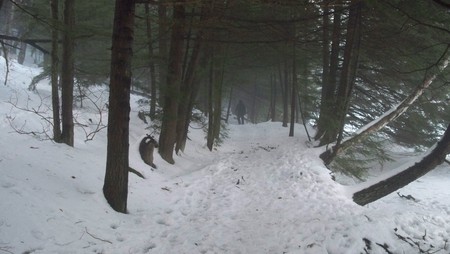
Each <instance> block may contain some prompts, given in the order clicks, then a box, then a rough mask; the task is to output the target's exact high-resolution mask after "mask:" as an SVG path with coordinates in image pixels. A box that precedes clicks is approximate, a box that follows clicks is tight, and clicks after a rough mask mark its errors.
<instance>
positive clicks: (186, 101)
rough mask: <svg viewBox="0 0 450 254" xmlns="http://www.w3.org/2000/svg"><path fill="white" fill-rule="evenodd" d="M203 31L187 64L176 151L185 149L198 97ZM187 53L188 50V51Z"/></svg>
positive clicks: (182, 88) (180, 105)
mask: <svg viewBox="0 0 450 254" xmlns="http://www.w3.org/2000/svg"><path fill="white" fill-rule="evenodd" d="M202 34H203V33H202V31H199V32H198V34H197V38H196V40H195V43H194V48H193V49H192V53H191V55H190V58H189V63H188V64H187V67H186V71H185V75H184V79H183V82H182V83H183V85H182V87H181V100H180V104H179V105H178V123H177V134H176V135H177V139H176V145H175V152H176V153H178V152H179V151H180V150H184V146H185V144H186V139H187V132H188V130H189V123H190V122H191V114H192V105H193V101H194V100H195V97H196V95H197V94H196V91H197V86H198V82H195V75H196V73H195V72H196V70H197V67H198V64H199V59H200V51H201V48H202V44H203V39H202ZM186 54H187V52H186Z"/></svg>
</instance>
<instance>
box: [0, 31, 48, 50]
mask: <svg viewBox="0 0 450 254" xmlns="http://www.w3.org/2000/svg"><path fill="white" fill-rule="evenodd" d="M0 40H10V41H18V42H23V43H26V44H28V45H31V46H33V47H35V48H36V49H37V50H39V51H41V52H42V53H44V54H49V53H50V52H49V51H48V50H46V49H44V48H43V47H41V46H39V45H38V44H37V43H50V42H51V41H52V40H50V39H22V38H19V37H14V36H9V35H4V34H0Z"/></svg>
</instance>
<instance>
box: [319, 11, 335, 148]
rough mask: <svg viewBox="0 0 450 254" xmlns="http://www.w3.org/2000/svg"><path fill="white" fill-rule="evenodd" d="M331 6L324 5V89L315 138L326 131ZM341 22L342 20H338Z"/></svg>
mask: <svg viewBox="0 0 450 254" xmlns="http://www.w3.org/2000/svg"><path fill="white" fill-rule="evenodd" d="M329 9H330V8H329V7H328V3H325V5H324V7H323V12H324V14H323V17H322V39H323V42H322V66H323V67H322V91H321V101H320V111H319V112H320V115H319V119H318V120H317V122H318V123H317V126H318V129H317V133H316V136H315V139H316V140H318V139H320V137H322V135H323V133H324V132H325V130H324V128H323V125H324V123H323V122H324V121H325V119H327V118H325V111H326V110H327V108H326V107H327V104H326V103H328V100H327V88H329V87H330V83H329V75H330V45H329V44H330V31H329V26H330V18H329V17H328V15H329V14H328V13H329ZM337 22H340V21H337Z"/></svg>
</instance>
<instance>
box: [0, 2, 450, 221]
mask: <svg viewBox="0 0 450 254" xmlns="http://www.w3.org/2000/svg"><path fill="white" fill-rule="evenodd" d="M49 3H50V4H49ZM449 27H450V6H449V4H447V3H445V2H444V1H440V0H435V1H432V0H420V1H407V0H395V1H390V0H382V1H361V0H349V1H344V0H342V1H330V0H323V1H315V0H309V1H294V0H285V1H271V0H230V1H214V0H197V1H187V0H180V1H168V0H159V1H152V0H148V1H146V0H135V1H130V0H128V1H127V0H117V1H116V4H115V5H114V4H113V3H112V2H111V1H107V0H98V1H86V0H78V1H75V0H60V1H58V0H50V1H43V0H0V45H1V55H2V56H3V57H5V58H6V59H7V60H8V59H9V60H10V61H11V60H12V59H16V60H17V61H18V62H19V63H20V64H23V63H24V61H25V56H26V55H27V54H29V55H31V56H32V57H33V60H34V64H36V65H39V66H41V67H42V68H43V72H42V73H41V74H40V75H38V76H36V77H35V79H34V80H33V82H32V83H31V84H30V86H29V90H30V93H31V92H33V91H34V90H35V89H36V84H37V83H38V82H39V81H40V80H43V79H45V78H48V79H50V80H51V83H52V103H53V117H52V118H50V119H47V121H49V122H50V123H51V126H52V133H46V134H47V136H48V137H49V138H51V139H53V140H54V141H56V142H62V143H66V144H68V145H70V146H73V143H74V142H73V140H74V137H73V135H74V134H73V133H74V131H73V128H74V125H77V122H76V121H74V117H73V107H82V106H83V101H85V100H89V98H88V97H87V96H86V94H87V93H88V91H89V89H90V87H92V86H98V85H103V84H107V85H109V86H110V98H109V103H108V105H97V106H98V109H99V110H103V109H105V110H106V109H108V110H109V116H108V123H107V124H106V123H104V124H105V125H104V126H101V127H100V129H101V128H107V129H108V155H107V165H106V177H105V185H104V187H103V191H104V194H105V197H106V198H107V200H108V202H109V203H110V204H111V206H112V207H113V208H114V209H115V210H117V211H121V212H126V193H127V181H128V153H129V151H128V121H129V113H130V106H129V105H130V101H129V96H130V92H131V93H139V94H141V95H145V96H146V98H148V100H143V101H142V102H141V103H142V106H143V109H144V110H143V111H142V112H140V117H141V118H142V119H143V120H144V121H148V120H151V121H150V124H149V126H148V132H149V133H150V134H152V135H154V136H156V137H157V138H158V139H159V144H160V147H159V150H158V152H159V154H160V156H161V157H162V158H163V159H164V160H166V161H167V162H169V163H176V158H174V154H176V153H179V152H180V151H183V149H184V147H185V146H186V145H188V144H187V142H186V141H187V140H188V138H189V135H188V134H189V133H188V129H189V123H190V122H191V121H199V122H203V123H204V128H205V136H206V139H207V146H208V148H209V149H210V150H212V149H214V148H215V147H216V146H219V145H220V142H221V141H222V140H223V139H224V138H226V135H227V130H226V125H225V124H224V123H226V122H228V121H229V120H230V119H231V118H232V117H233V115H232V113H233V109H234V107H235V105H236V104H237V102H238V101H239V100H243V101H244V103H245V104H246V107H247V116H246V118H247V121H248V122H251V123H259V122H265V121H276V122H280V124H282V125H283V126H286V127H289V135H290V136H293V135H295V130H294V123H302V124H304V125H305V129H306V130H308V129H309V128H310V127H313V128H314V131H313V132H311V131H310V132H309V136H310V145H311V146H326V147H327V148H328V150H327V152H325V153H324V154H322V155H321V157H322V159H323V160H324V163H325V164H326V165H327V166H328V167H329V168H330V169H331V170H332V171H334V172H340V173H344V174H347V175H351V176H352V177H355V179H359V180H364V179H365V178H366V177H367V175H368V169H369V168H370V166H371V165H372V164H373V163H374V162H376V163H380V164H382V163H383V161H388V160H390V159H391V158H390V154H389V152H388V151H387V149H386V148H387V147H389V146H391V145H392V144H399V145H401V146H406V147H410V148H414V149H416V151H425V150H426V149H428V148H430V147H432V146H433V145H434V144H436V142H437V141H439V140H441V142H440V148H441V150H440V151H438V152H439V153H438V152H437V153H438V154H434V158H437V159H436V160H435V161H433V162H432V163H430V162H429V163H426V166H425V167H422V169H423V168H426V169H425V171H423V172H421V173H414V174H415V175H414V176H413V177H410V178H408V180H411V181H412V180H414V179H416V178H417V177H420V175H423V174H424V173H426V172H427V170H431V169H432V168H433V166H435V165H434V164H439V163H442V162H444V161H445V156H446V155H447V154H448V153H449V152H450V149H449V146H450V145H449V144H450V138H449V137H448V136H449V135H450V133H448V131H447V132H445V131H446V129H448V125H449V123H450V110H449V101H450V85H449V77H450V75H449V72H448V70H447V69H446V67H447V65H448V60H449V56H450V52H449V48H450V44H449V43H450V29H449ZM0 75H6V76H7V75H8V70H7V71H6V73H1V74H0ZM6 81H7V78H5V83H6ZM369 123H370V126H372V127H373V126H374V127H373V128H368V127H365V128H364V129H362V130H361V129H360V128H362V127H363V126H367V125H368V124H369ZM287 130H288V129H287ZM361 133H363V135H361V136H359V134H361ZM286 135H287V134H286ZM349 137H357V138H350V139H349ZM438 146H439V145H438ZM447 163H448V161H447ZM395 184H397V185H399V186H401V185H402V184H403V185H404V183H398V182H397V183H394V184H393V185H395ZM406 184H407V183H406ZM399 186H397V187H399ZM380 195H383V194H380ZM377 198H379V195H378V197H377ZM367 202H371V201H370V199H365V197H364V198H362V199H361V200H360V201H359V202H358V201H357V203H360V204H365V203H367Z"/></svg>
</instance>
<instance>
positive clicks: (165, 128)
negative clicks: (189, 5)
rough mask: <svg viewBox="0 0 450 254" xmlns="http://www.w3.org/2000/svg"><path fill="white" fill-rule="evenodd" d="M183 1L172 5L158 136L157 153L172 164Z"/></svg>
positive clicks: (180, 61) (179, 74) (184, 15)
mask: <svg viewBox="0 0 450 254" xmlns="http://www.w3.org/2000/svg"><path fill="white" fill-rule="evenodd" d="M184 2H185V1H180V2H179V3H177V4H176V5H174V11H173V12H174V13H173V22H174V24H173V27H172V35H171V44H170V52H169V68H168V71H167V90H166V91H165V92H164V105H163V119H162V123H161V135H160V136H159V154H160V155H161V157H162V158H163V159H164V160H165V161H167V162H169V163H171V164H174V163H175V161H174V159H173V152H174V146H175V142H176V135H177V134H176V130H177V120H178V104H179V99H180V89H181V85H182V75H183V70H182V68H183V44H184V32H185V19H186V14H185V7H184Z"/></svg>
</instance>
